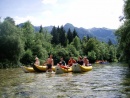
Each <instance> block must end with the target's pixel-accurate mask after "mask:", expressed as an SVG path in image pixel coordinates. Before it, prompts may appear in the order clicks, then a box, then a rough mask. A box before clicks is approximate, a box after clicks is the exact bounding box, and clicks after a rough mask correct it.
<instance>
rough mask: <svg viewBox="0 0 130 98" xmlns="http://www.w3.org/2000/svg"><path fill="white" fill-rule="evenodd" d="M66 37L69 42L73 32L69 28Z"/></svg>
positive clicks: (71, 39)
mask: <svg viewBox="0 0 130 98" xmlns="http://www.w3.org/2000/svg"><path fill="white" fill-rule="evenodd" d="M67 39H68V41H69V44H70V43H71V42H72V41H73V34H72V32H71V30H70V28H69V30H68V32H67Z"/></svg>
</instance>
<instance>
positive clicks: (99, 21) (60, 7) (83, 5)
mask: <svg viewBox="0 0 130 98" xmlns="http://www.w3.org/2000/svg"><path fill="white" fill-rule="evenodd" d="M57 1H58V0H43V3H44V4H54V6H50V5H46V6H45V5H43V9H42V11H41V13H39V14H37V15H36V14H34V16H32V15H30V16H29V15H28V16H26V17H18V16H17V17H15V21H16V23H23V22H25V21H27V20H30V21H31V23H32V24H33V25H35V26H39V25H41V24H42V25H43V26H49V25H55V26H58V25H59V26H61V25H64V24H66V23H72V24H73V25H74V26H77V27H84V28H92V27H107V28H118V27H119V25H120V24H121V23H120V22H119V16H120V15H122V14H123V13H122V9H123V0H66V1H60V3H59V1H58V2H57Z"/></svg>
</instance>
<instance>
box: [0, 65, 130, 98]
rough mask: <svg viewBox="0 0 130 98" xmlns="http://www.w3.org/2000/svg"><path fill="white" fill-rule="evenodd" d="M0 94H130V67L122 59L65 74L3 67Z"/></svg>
mask: <svg viewBox="0 0 130 98" xmlns="http://www.w3.org/2000/svg"><path fill="white" fill-rule="evenodd" d="M0 98H130V69H129V68H128V67H127V66H126V65H125V64H121V63H111V64H93V70H91V71H89V72H84V73H64V74H55V73H52V74H47V73H24V72H23V70H22V69H21V68H12V69H0Z"/></svg>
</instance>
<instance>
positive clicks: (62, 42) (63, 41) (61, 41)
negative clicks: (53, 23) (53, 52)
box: [58, 26, 67, 47]
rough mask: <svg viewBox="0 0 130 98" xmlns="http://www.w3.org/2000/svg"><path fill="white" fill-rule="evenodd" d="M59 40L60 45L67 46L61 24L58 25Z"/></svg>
mask: <svg viewBox="0 0 130 98" xmlns="http://www.w3.org/2000/svg"><path fill="white" fill-rule="evenodd" d="M58 33H59V42H60V43H61V45H62V46H64V47H65V46H67V38H66V35H65V30H64V28H63V26H61V27H60V30H59V32H58Z"/></svg>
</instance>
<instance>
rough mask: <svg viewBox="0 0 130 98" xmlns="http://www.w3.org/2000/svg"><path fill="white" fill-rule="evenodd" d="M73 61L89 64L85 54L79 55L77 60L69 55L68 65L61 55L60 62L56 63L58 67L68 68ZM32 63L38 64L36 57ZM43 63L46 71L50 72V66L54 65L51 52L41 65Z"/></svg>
mask: <svg viewBox="0 0 130 98" xmlns="http://www.w3.org/2000/svg"><path fill="white" fill-rule="evenodd" d="M74 63H78V64H79V65H84V66H89V65H90V64H89V60H88V59H87V57H86V56H85V57H84V58H82V57H81V56H79V57H78V60H77V61H76V60H75V59H74V58H73V57H70V59H69V61H68V65H67V64H66V62H65V61H64V59H63V57H61V58H60V62H59V63H57V66H60V67H62V68H65V69H69V67H71V66H72V65H73V64H74ZM34 64H35V65H40V61H39V59H38V57H36V58H35V63H34ZM45 64H46V66H47V71H48V72H51V71H52V66H54V60H53V55H52V54H51V55H50V56H49V57H48V58H47V60H46V61H45V62H44V63H43V65H45Z"/></svg>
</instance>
